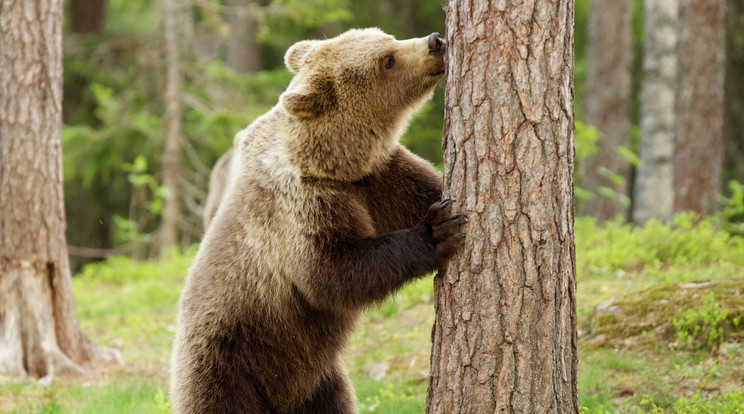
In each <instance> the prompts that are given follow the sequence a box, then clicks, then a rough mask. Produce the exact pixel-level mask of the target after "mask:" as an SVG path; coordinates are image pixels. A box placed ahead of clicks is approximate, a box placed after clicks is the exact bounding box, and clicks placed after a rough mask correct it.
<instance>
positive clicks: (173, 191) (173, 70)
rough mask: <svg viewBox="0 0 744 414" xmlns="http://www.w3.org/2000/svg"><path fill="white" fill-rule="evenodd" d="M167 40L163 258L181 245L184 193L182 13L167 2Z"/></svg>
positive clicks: (170, 0) (173, 1)
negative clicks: (174, 247)
mask: <svg viewBox="0 0 744 414" xmlns="http://www.w3.org/2000/svg"><path fill="white" fill-rule="evenodd" d="M162 16H163V17H162V18H163V37H164V40H165V42H164V45H165V68H166V74H165V83H166V86H165V88H166V90H165V120H166V132H165V150H164V151H163V158H162V163H163V185H164V186H165V188H166V189H167V191H166V195H165V199H164V200H163V201H164V203H163V222H162V224H161V228H160V247H161V249H160V254H161V256H162V255H164V254H166V253H167V252H168V249H169V248H170V247H172V246H175V245H176V244H178V234H179V231H178V230H179V225H180V224H181V220H182V219H181V216H182V215H181V203H180V201H181V193H180V188H179V179H180V178H181V167H180V161H179V158H180V157H179V153H180V142H181V112H182V111H181V54H180V49H179V47H180V43H179V37H180V36H179V30H178V21H179V16H180V9H179V6H178V3H177V2H176V0H163V4H162Z"/></svg>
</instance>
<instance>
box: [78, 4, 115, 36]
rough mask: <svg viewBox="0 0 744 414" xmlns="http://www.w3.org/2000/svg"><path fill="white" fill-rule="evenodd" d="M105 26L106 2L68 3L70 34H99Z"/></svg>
mask: <svg viewBox="0 0 744 414" xmlns="http://www.w3.org/2000/svg"><path fill="white" fill-rule="evenodd" d="M105 25H106V0H71V1H70V30H71V31H72V33H77V34H91V33H99V32H101V31H102V30H103V28H104V26H105Z"/></svg>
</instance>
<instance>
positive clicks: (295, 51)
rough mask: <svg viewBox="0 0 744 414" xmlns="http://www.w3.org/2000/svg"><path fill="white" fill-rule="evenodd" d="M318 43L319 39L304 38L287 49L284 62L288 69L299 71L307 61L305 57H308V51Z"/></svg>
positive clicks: (293, 71) (294, 71)
mask: <svg viewBox="0 0 744 414" xmlns="http://www.w3.org/2000/svg"><path fill="white" fill-rule="evenodd" d="M316 43H318V41H317V40H303V41H301V42H297V43H295V44H294V45H292V47H290V48H289V49H287V53H286V54H285V55H284V64H285V65H286V66H287V69H289V70H290V71H291V72H292V73H297V72H299V70H300V68H301V67H302V65H303V64H304V63H305V57H307V54H308V52H310V50H311V49H312V48H313V46H315V44H316Z"/></svg>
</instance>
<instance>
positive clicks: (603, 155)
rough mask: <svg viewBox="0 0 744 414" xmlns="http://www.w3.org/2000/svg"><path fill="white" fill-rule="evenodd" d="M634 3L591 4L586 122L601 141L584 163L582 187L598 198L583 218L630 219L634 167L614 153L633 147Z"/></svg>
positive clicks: (595, 0)
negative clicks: (630, 176) (630, 188)
mask: <svg viewBox="0 0 744 414" xmlns="http://www.w3.org/2000/svg"><path fill="white" fill-rule="evenodd" d="M632 16H633V2H632V1H631V0H592V2H591V9H590V11H589V31H588V50H587V86H586V102H585V105H584V108H585V113H586V122H587V123H588V124H590V125H594V126H595V127H596V128H597V129H598V130H599V132H600V133H601V136H600V138H599V140H598V142H597V152H596V153H595V154H593V155H591V156H589V157H587V159H586V160H585V161H584V165H583V166H582V170H583V174H582V183H581V185H582V188H584V189H585V190H588V191H591V192H592V193H594V197H593V198H591V199H588V200H584V201H582V203H581V214H582V215H590V216H594V217H597V218H598V219H600V220H611V219H613V218H615V217H616V216H618V215H620V216H622V217H625V216H626V215H627V204H626V203H627V200H629V198H628V179H629V173H630V164H629V162H628V161H627V160H626V159H625V158H623V157H622V156H621V155H620V154H619V153H618V152H617V150H616V148H617V147H621V146H622V147H629V146H630V90H631V87H630V64H631V57H632V45H631V30H630V29H631V24H630V23H631V18H632Z"/></svg>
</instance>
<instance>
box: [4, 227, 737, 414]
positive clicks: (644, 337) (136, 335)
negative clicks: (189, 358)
mask: <svg viewBox="0 0 744 414" xmlns="http://www.w3.org/2000/svg"><path fill="white" fill-rule="evenodd" d="M576 245H577V249H576V250H577V255H576V256H577V277H578V293H577V304H578V310H579V321H580V330H581V332H580V335H582V334H586V333H587V329H588V328H586V326H587V324H588V323H589V321H590V318H591V317H592V315H593V313H594V308H595V306H596V305H597V304H598V303H599V302H601V301H603V300H606V299H609V298H615V301H616V303H620V304H623V303H625V304H627V307H628V308H630V309H641V308H642V304H643V302H642V301H643V300H648V299H647V298H654V299H653V300H655V301H656V302H658V301H666V302H663V303H665V304H667V307H668V308H669V309H664V307H658V306H657V307H655V308H653V309H655V311H654V312H646V313H644V312H635V313H632V312H631V313H629V314H628V315H623V318H626V319H621V318H619V317H618V318H616V319H617V320H622V322H621V325H622V326H624V327H625V329H630V328H629V327H631V326H635V325H633V324H634V323H650V322H649V319H648V318H649V317H650V316H649V315H652V314H658V315H662V316H661V318H662V319H664V318H666V319H669V318H670V317H671V318H672V319H674V318H678V319H679V320H684V321H685V323H686V324H687V325H690V324H693V323H694V318H693V317H697V315H703V316H705V315H706V314H707V313H710V314H714V313H715V312H719V311H720V310H722V309H726V310H728V312H727V313H726V315H727V317H728V318H729V319H731V318H732V317H733V316H735V315H739V311H738V310H737V308H736V304H737V303H739V305H740V303H741V301H738V302H737V300H736V298H737V297H738V296H737V294H736V293H735V292H738V291H737V290H736V289H738V288H731V286H732V285H731V284H732V283H736V279H739V278H742V277H743V275H744V271H743V269H744V239H742V238H740V237H731V236H729V235H727V234H726V233H724V232H721V231H719V230H718V226H717V225H716V223H715V222H714V221H712V220H710V219H705V220H702V221H701V220H699V219H697V218H695V217H694V216H687V215H684V216H679V217H678V218H677V219H676V221H675V223H674V225H671V226H669V225H663V224H660V223H650V224H649V225H647V226H646V227H644V228H635V227H631V226H627V225H622V224H620V223H617V222H614V223H608V224H606V225H603V226H599V225H597V224H596V223H595V222H593V221H592V220H590V219H583V218H580V219H578V220H577V222H576ZM193 253H194V252H193V251H188V252H186V253H184V254H181V255H178V254H177V255H174V257H173V258H172V259H170V260H167V261H163V262H156V261H152V262H136V261H132V260H130V259H128V258H121V257H119V258H110V259H109V260H107V261H106V262H103V263H100V264H95V265H90V266H88V267H86V268H85V269H84V271H83V272H82V273H81V274H80V275H77V276H76V277H75V278H74V279H73V290H74V293H75V300H76V309H77V314H78V319H79V320H80V323H81V325H82V326H83V328H84V330H85V331H86V332H87V333H88V335H89V336H90V337H91V338H92V339H93V340H94V341H95V342H97V343H99V344H101V345H103V346H109V347H114V348H116V349H119V350H120V351H121V353H122V355H123V357H124V359H125V360H126V361H127V363H126V365H123V366H114V367H97V368H93V369H91V370H90V371H89V372H88V374H87V375H84V376H60V377H58V378H57V379H56V380H55V381H54V382H53V383H52V384H51V385H50V386H48V387H43V386H40V385H36V384H35V383H34V382H33V381H29V380H23V379H14V378H7V377H5V378H4V377H2V376H0V412H9V413H24V414H25V413H133V412H137V413H167V412H169V406H168V396H167V392H168V387H167V362H168V355H169V352H170V345H171V342H172V339H173V323H174V319H175V311H176V301H177V299H178V294H179V292H180V288H181V286H182V283H183V277H184V274H185V271H186V269H187V268H188V265H189V263H190V260H191V258H192V257H193ZM699 280H719V281H721V282H719V285H721V286H728V288H727V289H729V291H720V292H719V291H717V292H715V296H714V298H715V303H714V305H715V306H713V305H711V304H710V303H708V304H707V305H704V300H703V299H702V298H703V295H702V294H701V295H698V296H699V297H698V298H697V299H696V301H683V300H681V299H680V298H678V297H676V296H678V295H677V292H676V291H675V290H674V289H670V286H672V287H673V286H675V284H678V283H687V282H691V281H699ZM731 289H734V290H733V291H731ZM726 292H729V293H731V292H734V293H733V294H729V293H726ZM432 296H433V293H432V281H431V278H430V277H427V278H423V279H420V280H418V281H416V282H414V283H411V284H409V285H408V286H406V287H405V288H404V289H403V290H402V291H401V292H399V293H398V294H397V295H396V296H395V297H394V298H392V299H391V300H388V301H386V302H384V303H382V304H379V305H376V306H374V307H372V308H371V309H370V310H369V311H368V312H366V314H365V316H364V318H363V319H362V320H361V321H360V323H359V325H358V327H357V330H356V331H355V332H354V335H353V337H352V341H351V344H350V346H349V348H348V350H347V353H346V355H345V359H346V362H347V366H348V368H349V372H350V374H351V376H352V379H353V381H354V384H355V388H356V392H357V398H358V401H359V407H360V412H362V413H404V414H405V413H421V412H423V410H424V404H425V399H426V388H427V384H428V377H427V376H428V370H429V350H430V346H431V342H430V341H431V339H430V338H431V326H432V323H433V318H434V312H433V305H432V303H433V301H432ZM644 298H646V299H644ZM643 306H647V305H643ZM648 306H650V305H648ZM705 306H708V308H709V310H708V311H705ZM682 308H685V309H687V308H693V309H700V310H701V311H700V312H698V313H690V312H688V313H685V309H682ZM648 309H651V308H648ZM662 310H663V311H664V312H662ZM706 312H707V313H706ZM690 315H692V316H690ZM684 318H687V319H684ZM714 320H715V321H717V320H718V319H714ZM669 322H671V321H669ZM742 325H744V323H742V324H739V325H737V327H733V325H731V324H728V325H726V326H727V327H728V328H727V329H730V330H731V332H729V331H727V335H728V336H722V337H721V338H723V339H719V340H718V341H717V342H716V343H714V344H710V343H704V344H705V345H704V346H696V347H682V346H676V347H674V346H671V347H670V344H672V342H673V341H675V339H674V336H671V337H670V336H663V335H658V336H654V335H653V334H651V333H648V332H642V333H641V334H638V332H636V331H633V332H632V333H631V331H630V330H628V331H626V332H625V333H624V334H623V335H624V336H623V337H621V338H620V339H623V340H622V341H615V342H612V343H604V344H597V343H593V342H592V341H591V340H588V339H582V340H580V343H579V358H580V362H579V403H580V406H581V407H582V413H598V414H604V413H709V412H710V413H743V414H744V368H741V367H744V344H742V342H743V339H742V338H744V332H738V331H737V329H738V330H739V331H741V326H742ZM722 326H723V325H722ZM691 332H692V331H691ZM621 336H622V335H621Z"/></svg>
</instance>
